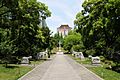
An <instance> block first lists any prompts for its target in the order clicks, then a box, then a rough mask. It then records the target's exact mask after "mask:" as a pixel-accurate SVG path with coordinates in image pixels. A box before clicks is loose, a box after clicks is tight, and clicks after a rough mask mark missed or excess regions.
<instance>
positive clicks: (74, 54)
mask: <svg viewBox="0 0 120 80" xmlns="http://www.w3.org/2000/svg"><path fill="white" fill-rule="evenodd" d="M72 56H74V57H76V58H80V59H81V60H84V58H85V57H84V55H83V53H82V52H75V51H72Z"/></svg>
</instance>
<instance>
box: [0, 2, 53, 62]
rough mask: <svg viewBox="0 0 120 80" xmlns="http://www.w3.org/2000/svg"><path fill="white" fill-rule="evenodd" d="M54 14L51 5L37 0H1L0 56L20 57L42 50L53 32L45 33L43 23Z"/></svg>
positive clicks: (1, 57)
mask: <svg viewBox="0 0 120 80" xmlns="http://www.w3.org/2000/svg"><path fill="white" fill-rule="evenodd" d="M50 16H51V12H50V11H49V10H48V6H46V5H45V4H44V3H41V2H37V0H0V34H1V35H0V36H1V43H0V44H1V45H0V50H1V53H0V59H1V60H2V59H5V58H6V57H7V58H9V59H10V57H15V58H20V57H22V56H29V55H34V54H35V53H37V52H39V51H40V50H42V49H43V45H44V44H45V43H46V39H47V37H46V36H50V34H47V35H44V29H43V28H42V27H43V26H42V25H40V24H41V23H42V21H43V20H45V19H46V18H47V17H50ZM46 29H47V28H46ZM47 32H48V33H49V32H50V31H49V29H47V30H46V33H47ZM45 46H46V45H45ZM45 48H47V47H45ZM6 61H9V60H8V59H6Z"/></svg>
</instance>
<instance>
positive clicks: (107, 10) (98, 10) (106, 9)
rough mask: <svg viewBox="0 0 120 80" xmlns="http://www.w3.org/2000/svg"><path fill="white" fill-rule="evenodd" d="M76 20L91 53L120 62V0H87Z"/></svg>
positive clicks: (78, 29) (76, 24) (86, 49)
mask: <svg viewBox="0 0 120 80" xmlns="http://www.w3.org/2000/svg"><path fill="white" fill-rule="evenodd" d="M82 7H83V10H82V11H81V12H79V13H78V14H77V15H76V19H75V21H74V24H75V26H76V27H77V30H76V32H78V33H80V34H81V36H82V39H81V40H82V42H83V45H84V49H85V51H86V52H89V55H97V56H100V55H102V56H104V57H105V58H106V59H109V60H112V61H114V62H115V63H116V64H119V63H120V47H119V46H120V0H85V1H84V3H83V4H82Z"/></svg>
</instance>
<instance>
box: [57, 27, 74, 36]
mask: <svg viewBox="0 0 120 80" xmlns="http://www.w3.org/2000/svg"><path fill="white" fill-rule="evenodd" d="M71 29H72V28H71V27H69V26H68V25H61V26H60V27H59V28H57V31H58V33H59V34H60V35H62V36H63V38H64V37H65V36H66V35H68V32H69V31H70V30H71Z"/></svg>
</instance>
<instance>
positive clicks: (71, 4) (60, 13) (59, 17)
mask: <svg viewBox="0 0 120 80" xmlns="http://www.w3.org/2000/svg"><path fill="white" fill-rule="evenodd" d="M38 1H40V2H43V3H45V4H46V5H47V6H48V8H49V10H50V11H51V12H52V16H51V17H49V18H47V20H46V22H47V25H48V27H49V28H50V30H51V31H52V32H53V33H56V31H57V28H58V27H59V26H60V25H62V24H68V25H69V26H70V27H72V28H74V23H73V22H74V20H75V16H76V14H77V13H78V12H80V11H81V10H82V3H83V1H84V0H38Z"/></svg>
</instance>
